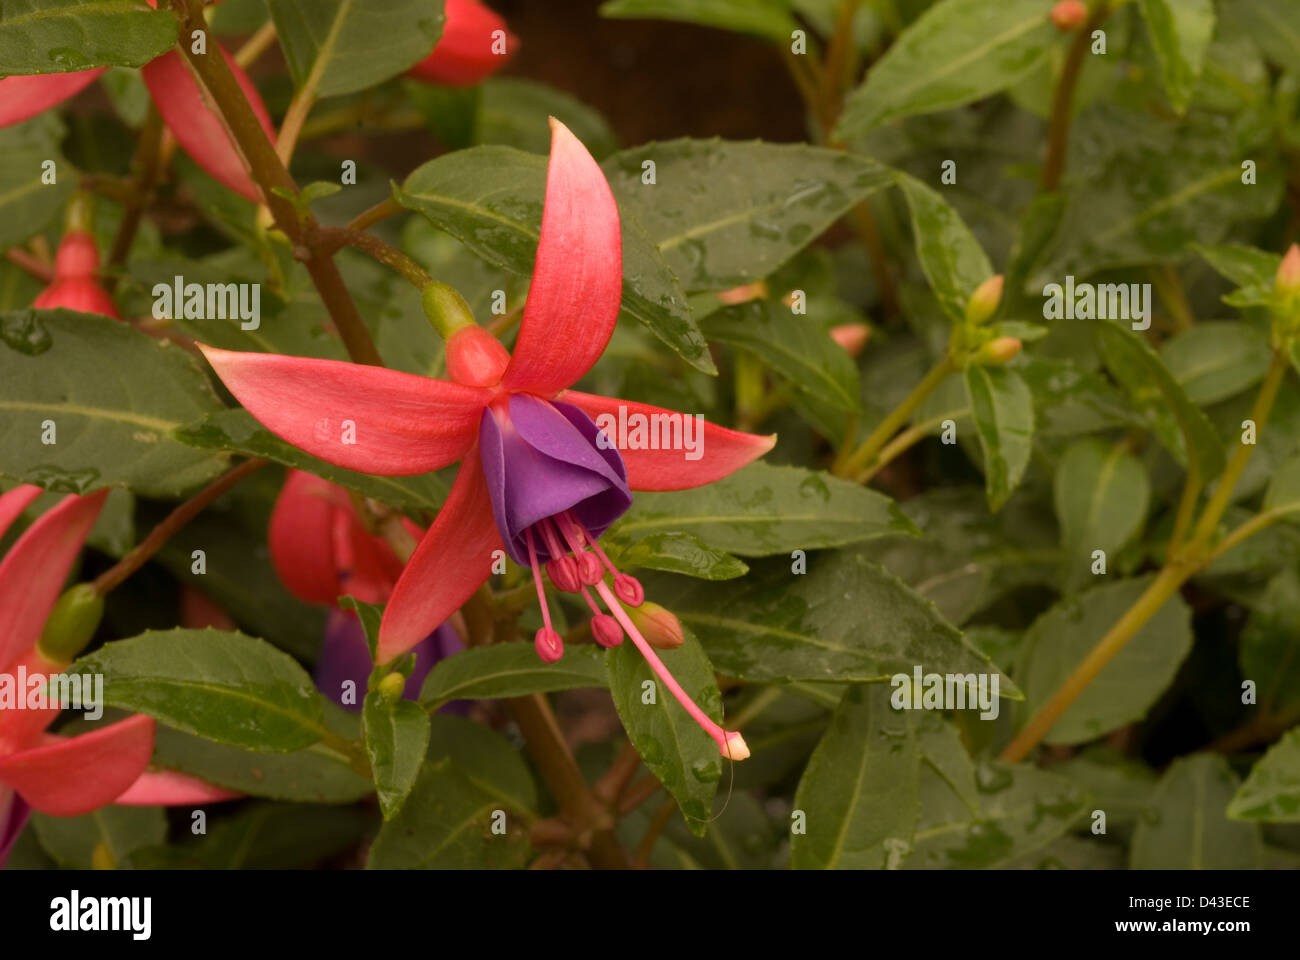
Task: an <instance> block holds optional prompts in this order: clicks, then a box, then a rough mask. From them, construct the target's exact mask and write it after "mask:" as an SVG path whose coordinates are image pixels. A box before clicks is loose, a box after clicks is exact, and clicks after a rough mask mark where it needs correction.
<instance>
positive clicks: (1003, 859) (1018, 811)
mask: <svg viewBox="0 0 1300 960" xmlns="http://www.w3.org/2000/svg"><path fill="white" fill-rule="evenodd" d="M935 745H936V739H935V737H934V735H933V734H932V735H931V736H929V737H927V738H925V739H923V740H922V752H923V753H924V755H925V758H926V763H925V765H924V766H923V767H922V769H921V820H920V822H919V823H918V824H917V829H916V834H915V835H914V836H913V839H912V852H911V855H910V856H909V857H908V858H907V860H906V862H905V863H904V864H903V866H904V868H905V869H908V870H914V869H922V870H934V869H948V870H972V869H994V868H997V867H1001V866H1004V865H1006V864H1009V863H1011V862H1012V861H1013V860H1016V859H1018V858H1020V857H1024V856H1027V855H1029V854H1032V853H1034V852H1035V851H1038V850H1042V849H1044V848H1045V847H1047V846H1048V845H1049V844H1052V843H1054V842H1055V841H1056V840H1057V839H1058V838H1059V837H1061V835H1062V834H1064V833H1065V832H1066V831H1067V830H1068V829H1069V828H1070V826H1071V825H1072V824H1074V823H1075V822H1076V821H1077V820H1078V819H1079V817H1080V816H1081V815H1083V813H1084V812H1085V810H1086V809H1087V806H1086V804H1087V800H1088V797H1087V794H1086V793H1084V791H1082V790H1081V789H1079V788H1078V787H1077V786H1075V785H1074V784H1072V783H1071V782H1070V781H1069V780H1066V779H1065V778H1064V777H1060V776H1057V775H1056V774H1053V773H1048V772H1046V771H1044V770H1039V769H1037V768H1035V767H1031V766H1025V765H1023V764H1020V765H1016V766H1011V765H1008V764H1003V763H995V762H990V761H983V762H981V763H980V764H979V766H976V765H975V764H974V763H972V762H971V759H970V758H969V757H967V756H965V754H964V751H962V750H961V749H960V745H959V744H958V745H957V746H956V748H955V749H953V748H952V746H951V741H949V749H946V750H945V751H944V752H943V753H936V752H934V747H935Z"/></svg>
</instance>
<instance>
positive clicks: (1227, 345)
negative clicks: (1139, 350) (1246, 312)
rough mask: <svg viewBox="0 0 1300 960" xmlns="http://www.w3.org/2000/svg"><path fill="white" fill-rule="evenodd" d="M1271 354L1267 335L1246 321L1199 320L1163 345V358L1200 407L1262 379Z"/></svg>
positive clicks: (1190, 397)
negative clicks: (1200, 321) (1206, 321)
mask: <svg viewBox="0 0 1300 960" xmlns="http://www.w3.org/2000/svg"><path fill="white" fill-rule="evenodd" d="M1272 355H1273V351H1272V348H1271V347H1269V343H1268V338H1267V337H1266V336H1265V335H1264V334H1263V333H1261V332H1260V331H1259V330H1258V329H1256V328H1255V327H1251V326H1247V325H1246V324H1243V323H1227V322H1218V323H1198V324H1197V325H1196V326H1194V327H1189V328H1188V329H1186V330H1183V331H1180V332H1179V333H1177V334H1175V335H1174V336H1172V337H1170V338H1169V339H1168V340H1166V341H1165V342H1164V343H1163V344H1161V345H1160V359H1161V360H1163V361H1164V363H1165V366H1166V367H1168V368H1169V372H1170V373H1172V374H1173V376H1174V379H1175V380H1176V381H1178V385H1179V386H1180V387H1182V388H1183V392H1184V393H1186V394H1187V399H1188V400H1190V401H1191V402H1192V403H1194V404H1196V405H1197V406H1200V407H1203V406H1208V405H1209V404H1211V403H1216V402H1218V401H1219V400H1226V399H1227V398H1228V397H1231V396H1234V395H1236V394H1238V393H1241V392H1242V391H1243V390H1246V389H1249V388H1250V387H1253V386H1254V385H1255V384H1257V383H1259V382H1260V381H1261V380H1263V379H1264V374H1266V373H1267V372H1268V364H1269V360H1270V359H1271V358H1272Z"/></svg>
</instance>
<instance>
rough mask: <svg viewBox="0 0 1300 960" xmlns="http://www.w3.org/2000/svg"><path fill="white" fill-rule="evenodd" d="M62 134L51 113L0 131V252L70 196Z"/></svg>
mask: <svg viewBox="0 0 1300 960" xmlns="http://www.w3.org/2000/svg"><path fill="white" fill-rule="evenodd" d="M0 30H3V24H0ZM173 39H174V38H173ZM4 62H5V61H4V60H3V59H0V63H4ZM65 132H66V130H65V128H64V126H63V123H62V122H61V121H60V120H59V118H58V116H57V115H55V114H53V113H46V114H42V115H39V116H36V117H33V118H32V119H31V120H28V121H27V122H26V123H20V124H18V125H17V126H13V127H9V128H7V129H5V130H0V247H12V246H17V245H18V244H20V243H23V242H24V241H26V240H27V239H28V238H29V237H31V236H33V235H34V234H37V233H40V232H41V231H42V230H44V229H45V228H46V227H48V226H49V225H50V223H51V222H53V221H54V219H55V218H56V217H58V215H59V212H60V211H61V210H62V209H63V206H64V204H65V203H67V200H68V197H69V196H71V195H72V191H73V189H74V185H75V184H76V177H77V175H76V171H75V170H72V169H70V168H71V166H72V165H71V164H70V163H68V161H67V160H65V159H64V157H63V153H62V151H61V150H60V146H59V145H60V143H61V142H62V140H63V136H64V133H65ZM47 160H48V161H50V162H52V163H53V164H54V170H55V174H56V176H57V179H56V180H55V181H54V183H43V182H42V178H43V177H44V176H45V172H46V170H45V167H44V166H43V164H44V163H45V161H47ZM25 305H26V302H24V306H25ZM0 323H3V321H0ZM0 329H2V328H0ZM5 339H6V340H7V339H8V337H7V336H5Z"/></svg>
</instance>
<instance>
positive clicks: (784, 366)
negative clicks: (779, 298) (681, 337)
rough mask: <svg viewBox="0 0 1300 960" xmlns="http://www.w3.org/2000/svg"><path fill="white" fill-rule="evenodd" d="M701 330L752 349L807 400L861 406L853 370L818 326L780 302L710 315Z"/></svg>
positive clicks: (747, 305) (843, 352)
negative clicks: (807, 398) (808, 398)
mask: <svg viewBox="0 0 1300 960" xmlns="http://www.w3.org/2000/svg"><path fill="white" fill-rule="evenodd" d="M700 329H701V330H703V332H704V335H705V336H706V337H708V338H709V339H710V340H721V341H722V342H723V343H729V344H731V345H732V346H736V347H744V348H745V349H746V350H749V351H751V352H752V353H753V354H755V355H756V356H757V357H758V358H759V359H761V360H762V361H763V362H764V363H766V364H767V365H768V366H769V367H771V368H772V369H773V370H774V371H776V372H777V373H779V374H780V375H781V376H783V377H785V378H786V379H788V380H790V381H791V382H792V383H793V384H794V385H795V386H796V387H798V388H799V389H800V391H802V392H803V393H805V394H807V395H808V396H809V397H810V398H811V399H812V400H814V401H817V402H821V403H826V404H829V405H830V406H832V407H834V408H835V409H836V410H843V411H846V412H849V413H852V412H855V411H857V410H858V409H859V408H860V403H859V400H858V394H859V387H858V368H857V366H856V365H855V364H854V362H853V358H852V357H850V356H849V354H848V351H847V350H845V349H844V348H843V347H841V346H840V345H839V344H838V343H836V342H835V341H834V340H832V339H831V336H830V334H829V333H828V332H827V331H826V330H825V329H824V328H823V327H821V326H820V325H818V324H816V323H809V322H808V318H807V317H802V316H797V315H795V314H794V313H792V312H791V311H790V309H789V308H788V307H786V306H785V305H784V304H780V303H775V302H773V301H771V300H755V301H753V302H751V303H742V304H740V305H738V306H734V307H729V308H727V309H725V310H719V311H717V312H716V313H713V314H710V315H709V316H708V317H707V318H706V319H705V320H704V322H703V323H702V325H701V328H700Z"/></svg>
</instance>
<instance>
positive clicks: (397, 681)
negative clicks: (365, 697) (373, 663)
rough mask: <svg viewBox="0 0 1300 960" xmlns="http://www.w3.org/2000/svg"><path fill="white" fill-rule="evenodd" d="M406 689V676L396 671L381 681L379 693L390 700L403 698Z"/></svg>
mask: <svg viewBox="0 0 1300 960" xmlns="http://www.w3.org/2000/svg"><path fill="white" fill-rule="evenodd" d="M405 689H406V677H404V676H402V675H401V674H400V673H397V672H396V671H394V672H392V673H390V674H388V676H386V677H384V679H382V680H380V681H379V695H380V696H381V697H383V698H384V699H385V700H388V701H390V702H391V701H397V700H401V699H402V691H403V690H405Z"/></svg>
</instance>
